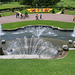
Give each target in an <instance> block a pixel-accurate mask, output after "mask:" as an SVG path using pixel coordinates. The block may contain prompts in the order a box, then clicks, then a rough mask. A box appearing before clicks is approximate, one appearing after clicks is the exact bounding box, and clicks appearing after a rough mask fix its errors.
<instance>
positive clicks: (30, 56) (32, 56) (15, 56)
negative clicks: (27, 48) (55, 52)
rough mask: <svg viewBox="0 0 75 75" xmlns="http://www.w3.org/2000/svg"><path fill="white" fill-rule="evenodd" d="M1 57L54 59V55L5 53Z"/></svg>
mask: <svg viewBox="0 0 75 75" xmlns="http://www.w3.org/2000/svg"><path fill="white" fill-rule="evenodd" d="M0 59H52V57H47V56H42V55H3V56H0Z"/></svg>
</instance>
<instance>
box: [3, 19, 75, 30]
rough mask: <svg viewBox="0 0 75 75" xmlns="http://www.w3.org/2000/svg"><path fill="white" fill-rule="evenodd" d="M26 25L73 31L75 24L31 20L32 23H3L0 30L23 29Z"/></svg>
mask: <svg viewBox="0 0 75 75" xmlns="http://www.w3.org/2000/svg"><path fill="white" fill-rule="evenodd" d="M27 25H51V26H54V27H60V28H63V29H73V28H74V26H75V23H69V22H59V21H49V20H33V21H22V22H14V23H5V24H2V29H15V28H17V27H24V26H27Z"/></svg>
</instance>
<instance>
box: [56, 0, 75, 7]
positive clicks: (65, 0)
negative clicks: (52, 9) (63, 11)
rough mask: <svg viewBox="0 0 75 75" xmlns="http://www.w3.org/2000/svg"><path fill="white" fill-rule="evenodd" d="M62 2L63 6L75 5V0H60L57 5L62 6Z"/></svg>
mask: <svg viewBox="0 0 75 75" xmlns="http://www.w3.org/2000/svg"><path fill="white" fill-rule="evenodd" d="M62 4H63V6H72V7H75V0H61V2H59V3H58V4H57V5H58V6H61V5H62Z"/></svg>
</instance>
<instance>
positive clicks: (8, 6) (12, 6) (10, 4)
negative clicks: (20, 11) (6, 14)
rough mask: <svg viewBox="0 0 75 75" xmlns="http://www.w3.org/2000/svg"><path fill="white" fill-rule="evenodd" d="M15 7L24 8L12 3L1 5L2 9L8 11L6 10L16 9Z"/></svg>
mask: <svg viewBox="0 0 75 75" xmlns="http://www.w3.org/2000/svg"><path fill="white" fill-rule="evenodd" d="M14 7H24V5H20V4H19V3H18V2H11V3H7V4H3V5H2V6H1V5H0V9H6V8H14Z"/></svg>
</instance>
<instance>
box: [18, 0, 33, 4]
mask: <svg viewBox="0 0 75 75" xmlns="http://www.w3.org/2000/svg"><path fill="white" fill-rule="evenodd" d="M19 2H20V4H23V5H32V2H33V0H19Z"/></svg>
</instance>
